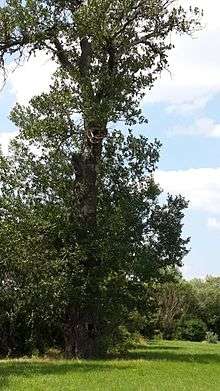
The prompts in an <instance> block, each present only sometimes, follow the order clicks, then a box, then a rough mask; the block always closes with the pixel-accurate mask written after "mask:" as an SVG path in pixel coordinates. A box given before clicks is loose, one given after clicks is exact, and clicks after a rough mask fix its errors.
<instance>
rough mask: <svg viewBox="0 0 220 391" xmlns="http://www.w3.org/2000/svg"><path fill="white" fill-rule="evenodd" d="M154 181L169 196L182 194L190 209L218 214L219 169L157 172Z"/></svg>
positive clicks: (219, 212)
mask: <svg viewBox="0 0 220 391" xmlns="http://www.w3.org/2000/svg"><path fill="white" fill-rule="evenodd" d="M155 179H156V181H157V182H158V183H159V184H160V186H161V187H162V188H163V189H164V191H165V192H169V193H171V194H182V195H183V196H185V197H186V199H187V200H189V201H190V209H196V210H199V211H202V212H208V213H215V214H216V213H217V214H220V168H199V169H193V168H192V169H189V170H185V171H184V170H180V171H158V172H156V173H155Z"/></svg>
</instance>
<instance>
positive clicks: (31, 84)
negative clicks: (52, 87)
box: [9, 52, 56, 104]
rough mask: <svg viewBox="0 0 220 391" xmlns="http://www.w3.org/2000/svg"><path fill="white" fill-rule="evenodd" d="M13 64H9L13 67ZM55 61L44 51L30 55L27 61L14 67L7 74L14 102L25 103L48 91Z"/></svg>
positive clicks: (54, 68)
mask: <svg viewBox="0 0 220 391" xmlns="http://www.w3.org/2000/svg"><path fill="white" fill-rule="evenodd" d="M13 66H14V64H12V65H11V68H13ZM55 70H56V63H55V62H54V61H52V60H51V59H50V57H49V56H48V55H47V54H45V53H44V52H39V53H37V54H36V56H32V57H31V58H30V59H29V61H27V62H26V63H24V64H23V65H21V66H18V67H16V68H15V70H14V72H11V73H10V75H9V83H10V85H11V92H12V93H13V94H14V95H15V98H16V102H19V103H20V104H27V103H28V101H29V100H30V99H31V98H32V97H33V96H34V95H39V94H41V93H42V92H43V91H48V89H49V84H50V82H51V79H52V75H53V73H54V72H55Z"/></svg>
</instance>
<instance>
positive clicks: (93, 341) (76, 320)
mask: <svg viewBox="0 0 220 391" xmlns="http://www.w3.org/2000/svg"><path fill="white" fill-rule="evenodd" d="M97 337H98V335H97V325H96V324H95V322H94V319H92V317H91V316H88V314H87V316H86V315H85V314H83V316H82V314H79V311H76V310H72V312H71V313H70V314H69V315H68V316H67V319H66V321H65V324H64V340H65V357H66V358H68V359H72V358H85V359H88V358H94V357H96V356H97V350H98V349H97V348H98V346H97V342H98V341H97V340H98V338H97Z"/></svg>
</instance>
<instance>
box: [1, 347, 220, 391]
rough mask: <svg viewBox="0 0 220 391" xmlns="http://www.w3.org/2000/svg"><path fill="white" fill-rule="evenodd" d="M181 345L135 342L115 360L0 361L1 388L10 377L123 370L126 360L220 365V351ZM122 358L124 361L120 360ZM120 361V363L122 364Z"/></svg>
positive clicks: (4, 387)
mask: <svg viewBox="0 0 220 391" xmlns="http://www.w3.org/2000/svg"><path fill="white" fill-rule="evenodd" d="M182 349H183V348H182V347H177V346H169V345H165V346H163V345H161V346H160V345H137V347H136V349H135V350H132V351H130V352H129V353H127V354H126V356H123V357H122V356H118V357H115V358H117V360H116V361H113V360H112V359H106V360H102V361H101V360H93V361H85V360H84V361H81V362H78V361H52V362H48V361H46V360H45V361H0V390H8V389H9V385H10V378H11V377H18V378H19V377H22V378H27V380H28V378H31V377H32V376H47V375H53V376H65V375H67V374H73V373H74V372H75V373H81V374H82V375H83V374H86V373H88V372H94V376H95V373H97V372H99V373H100V372H108V371H114V370H115V369H116V370H117V371H118V370H126V369H128V368H131V365H133V364H131V363H129V364H128V365H127V364H126V361H128V360H132V361H134V362H135V360H140V359H142V360H146V361H158V360H160V361H168V362H176V363H194V364H213V363H217V364H220V354H217V353H213V354H212V353H207V352H201V353H198V352H195V353H194V352H192V353H190V352H189V353H186V352H184V351H183V352H182ZM123 361H124V363H123ZM122 363H123V364H122Z"/></svg>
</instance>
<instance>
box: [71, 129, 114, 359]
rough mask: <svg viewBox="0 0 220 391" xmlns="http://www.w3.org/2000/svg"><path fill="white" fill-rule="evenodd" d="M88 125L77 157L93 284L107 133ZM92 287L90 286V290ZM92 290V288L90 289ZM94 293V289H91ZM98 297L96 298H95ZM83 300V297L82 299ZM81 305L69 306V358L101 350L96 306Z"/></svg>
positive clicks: (83, 236) (82, 227)
mask: <svg viewBox="0 0 220 391" xmlns="http://www.w3.org/2000/svg"><path fill="white" fill-rule="evenodd" d="M102 129H103V128H101V127H99V126H96V127H94V126H93V128H92V127H88V128H87V129H86V131H85V134H86V146H85V147H84V151H83V153H81V154H78V155H77V156H76V155H74V157H73V166H74V170H75V184H74V188H75V198H76V209H77V211H78V213H79V215H78V225H79V237H78V241H79V244H80V245H82V246H84V249H86V261H83V267H84V270H85V273H86V274H87V276H88V278H87V279H88V281H90V284H92V283H93V277H92V275H94V273H93V269H94V267H98V262H99V261H98V257H97V253H96V246H95V241H96V226H97V219H96V217H97V216H96V215H97V171H98V165H99V162H100V158H101V151H102V141H103V138H104V137H105V135H106V128H105V127H104V131H103V130H102ZM90 289H91V285H90V288H88V290H90ZM89 293H90V292H89ZM90 295H92V292H91V293H90ZM95 299H96V298H95ZM79 300H80V299H79ZM87 304H88V306H87V309H85V307H84V308H83V309H82V308H80V305H79V303H77V305H70V307H69V308H68V309H67V313H66V319H65V325H64V339H65V355H66V357H68V358H77V357H81V358H90V357H94V356H96V353H97V330H98V324H97V318H96V316H95V313H97V311H96V308H94V306H92V307H93V308H90V305H89V303H87Z"/></svg>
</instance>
